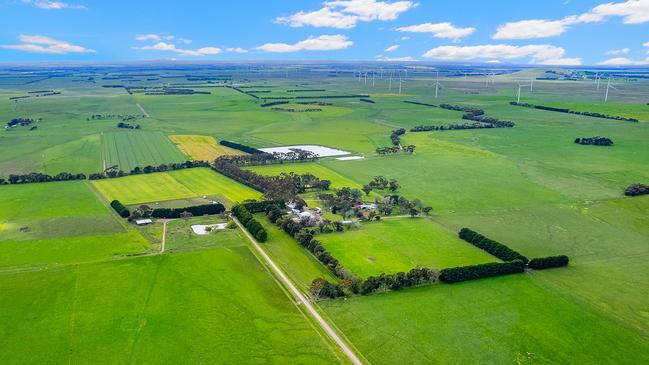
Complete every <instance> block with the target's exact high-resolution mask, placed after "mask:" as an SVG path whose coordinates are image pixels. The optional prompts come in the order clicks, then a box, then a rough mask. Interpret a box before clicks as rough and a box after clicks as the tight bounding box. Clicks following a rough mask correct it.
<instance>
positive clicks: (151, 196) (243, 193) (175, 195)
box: [92, 168, 261, 204]
mask: <svg viewBox="0 0 649 365" xmlns="http://www.w3.org/2000/svg"><path fill="white" fill-rule="evenodd" d="M92 184H93V186H94V187H95V188H96V189H97V190H98V191H99V192H101V194H102V195H103V196H104V197H105V198H106V200H108V201H112V200H114V199H117V200H119V201H121V202H122V204H139V203H155V202H160V201H165V200H176V199H183V198H190V197H196V196H199V195H218V196H219V197H222V198H223V199H225V200H226V201H225V203H229V204H231V203H233V202H238V201H243V200H246V199H256V198H259V197H260V196H261V194H260V193H259V192H257V191H255V190H253V189H251V188H249V187H247V186H245V185H242V184H239V183H237V182H236V181H233V180H231V179H229V178H227V177H225V176H223V175H221V174H219V173H216V172H214V171H211V170H209V169H207V168H193V169H186V170H177V171H171V172H161V173H153V174H143V175H132V176H126V177H121V178H116V179H105V180H95V181H93V182H92Z"/></svg>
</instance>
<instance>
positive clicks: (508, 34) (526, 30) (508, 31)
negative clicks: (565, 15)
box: [492, 19, 568, 39]
mask: <svg viewBox="0 0 649 365" xmlns="http://www.w3.org/2000/svg"><path fill="white" fill-rule="evenodd" d="M567 28H568V24H567V23H565V22H564V21H563V20H542V19H533V20H522V21H520V22H511V23H506V24H503V25H500V26H498V30H497V31H496V34H494V36H493V37H492V38H493V39H534V38H547V37H554V36H558V35H560V34H562V33H563V32H565V31H566V29H567Z"/></svg>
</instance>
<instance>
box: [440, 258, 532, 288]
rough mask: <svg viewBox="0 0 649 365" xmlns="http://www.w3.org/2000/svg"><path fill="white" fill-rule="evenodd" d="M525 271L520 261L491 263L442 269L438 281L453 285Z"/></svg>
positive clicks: (523, 264)
mask: <svg viewBox="0 0 649 365" xmlns="http://www.w3.org/2000/svg"><path fill="white" fill-rule="evenodd" d="M524 271H525V263H524V262H523V261H521V260H513V261H509V262H502V263H499V262H493V263H487V264H480V265H471V266H460V267H453V268H448V269H442V271H441V272H440V275H439V280H441V281H442V282H444V283H448V284H453V283H459V282H462V281H469V280H476V279H481V278H490V277H494V276H501V275H509V274H517V273H522V272H524Z"/></svg>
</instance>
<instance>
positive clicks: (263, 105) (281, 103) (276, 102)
mask: <svg viewBox="0 0 649 365" xmlns="http://www.w3.org/2000/svg"><path fill="white" fill-rule="evenodd" d="M288 103H289V102H288V101H271V102H268V103H263V104H261V105H260V107H262V108H267V107H269V106H275V105H283V104H288Z"/></svg>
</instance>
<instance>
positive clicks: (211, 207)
mask: <svg viewBox="0 0 649 365" xmlns="http://www.w3.org/2000/svg"><path fill="white" fill-rule="evenodd" d="M184 212H187V213H191V214H192V215H193V216H201V215H206V214H220V213H223V212H225V207H224V206H223V204H221V203H217V204H204V205H195V206H192V207H185V208H157V209H154V210H153V212H152V213H151V216H152V217H154V218H180V217H181V214H182V213H184Z"/></svg>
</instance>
